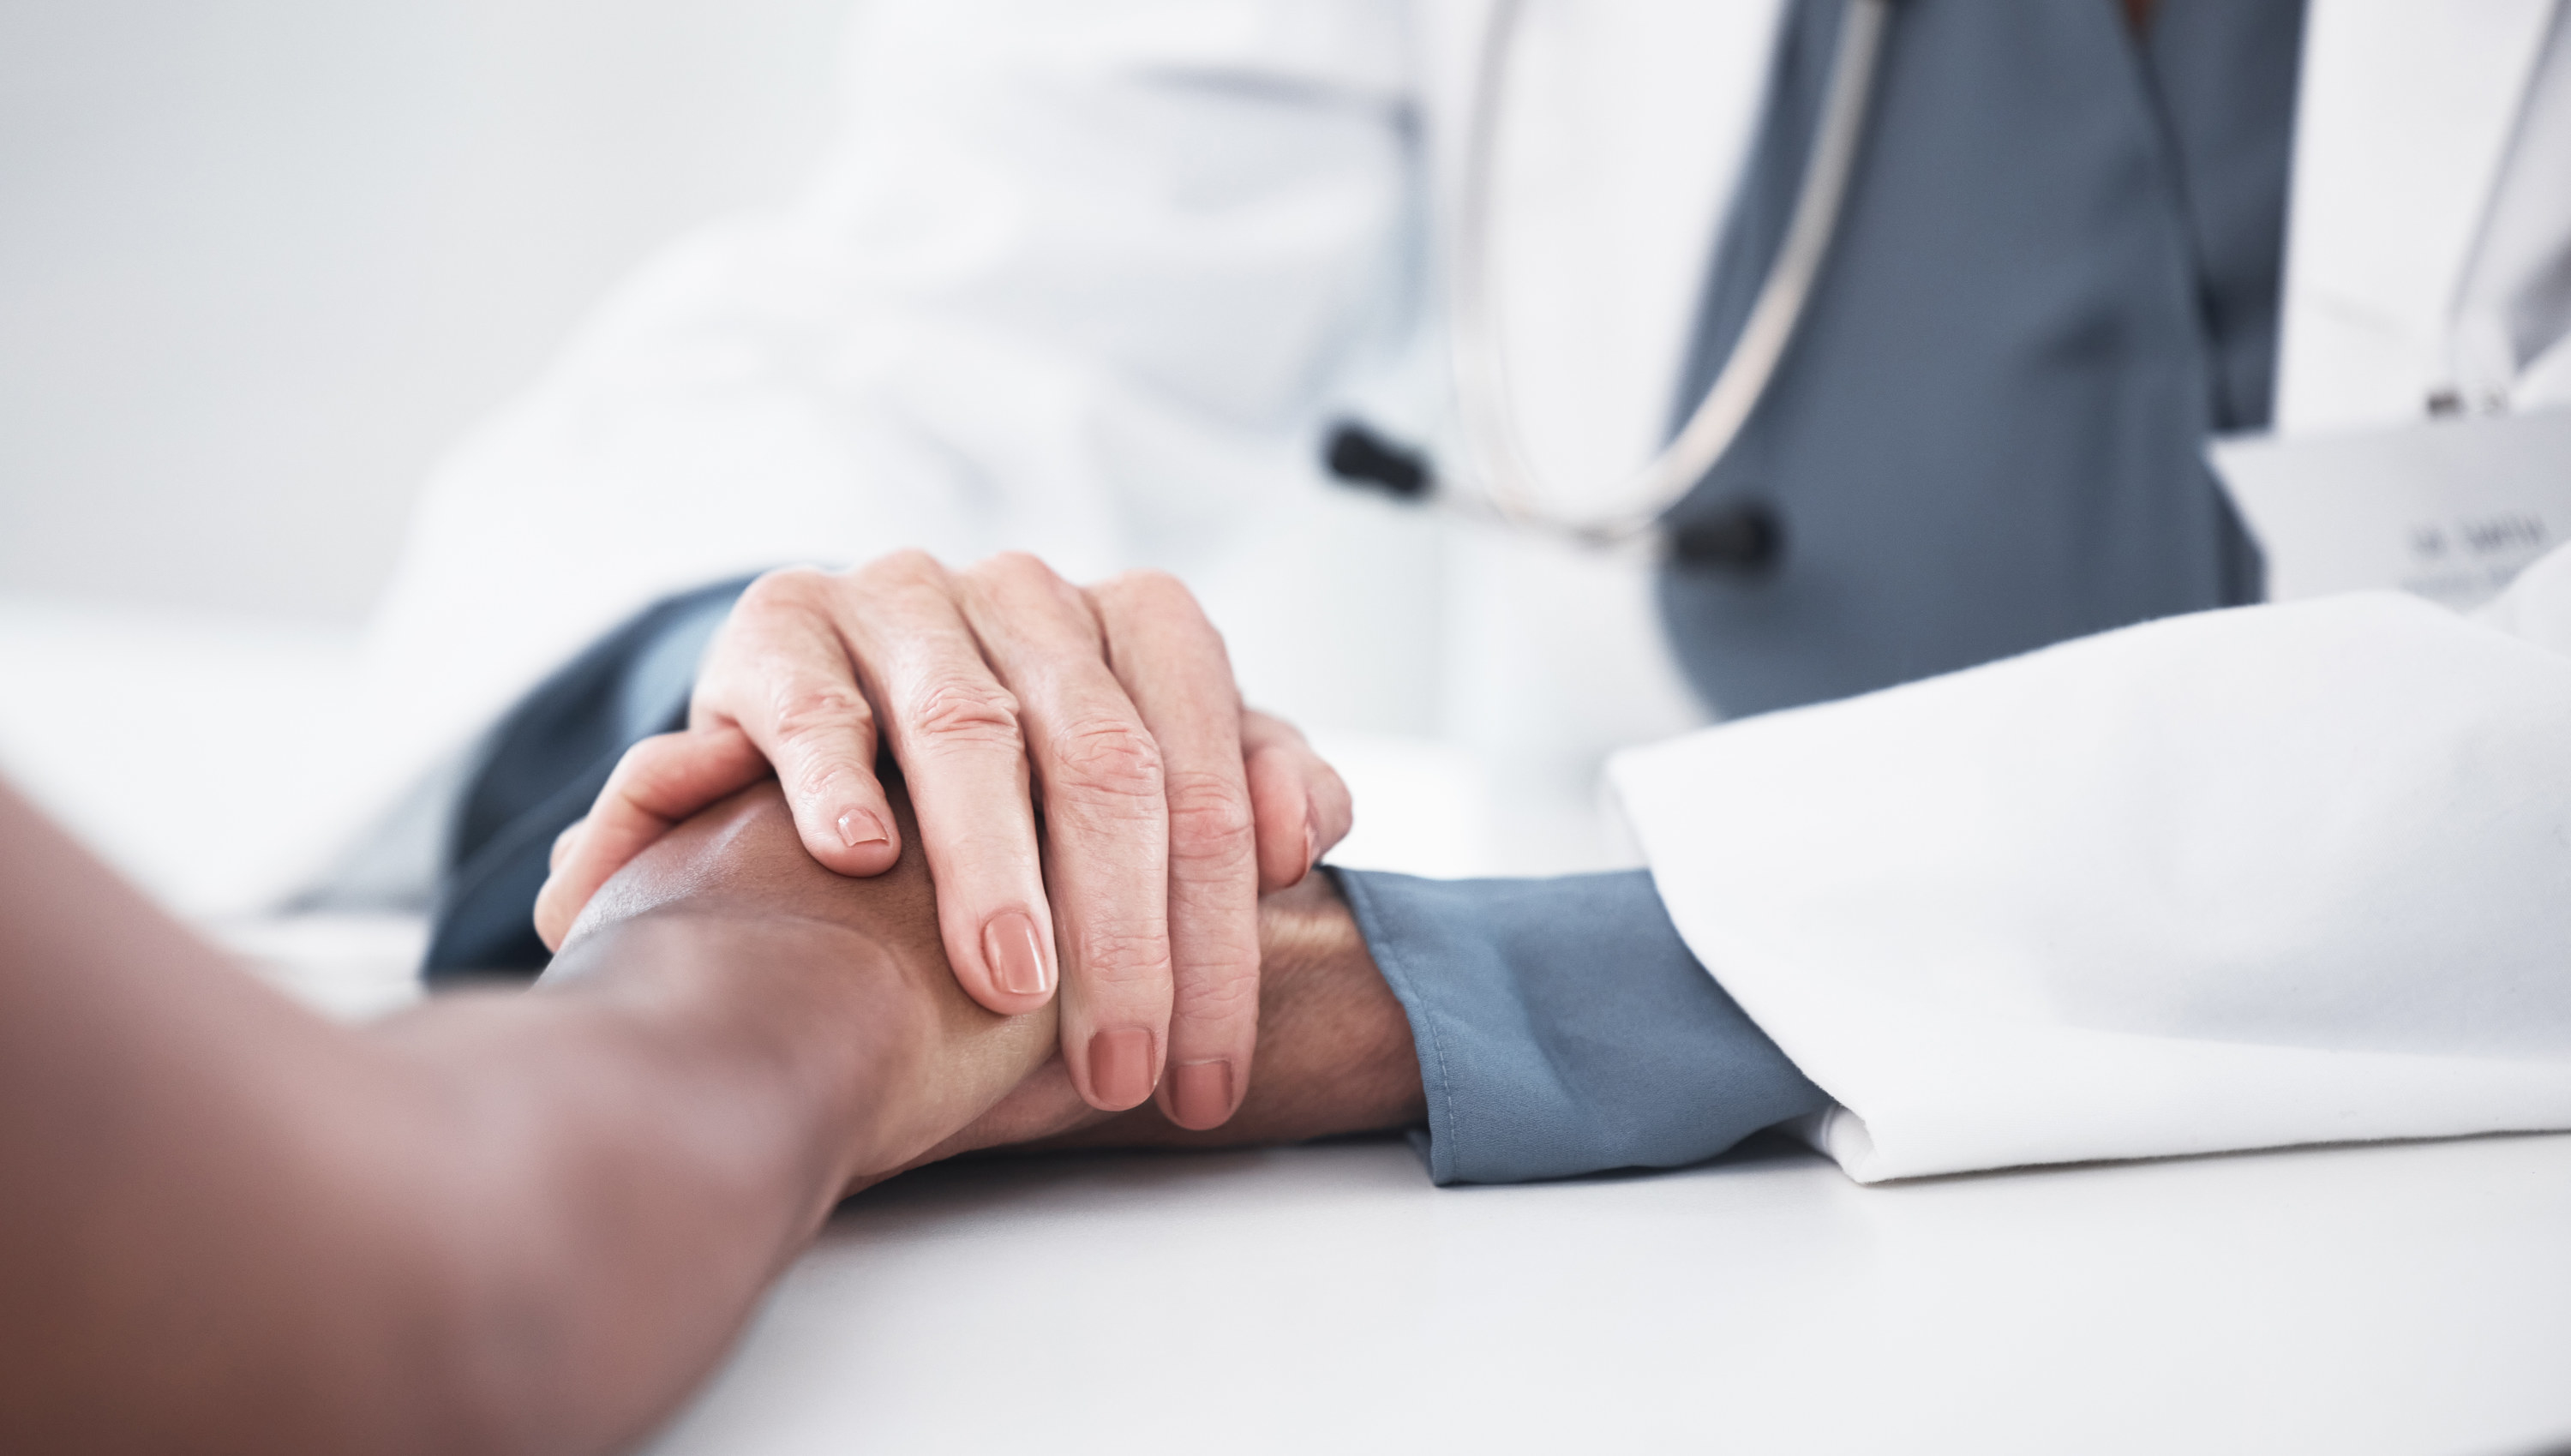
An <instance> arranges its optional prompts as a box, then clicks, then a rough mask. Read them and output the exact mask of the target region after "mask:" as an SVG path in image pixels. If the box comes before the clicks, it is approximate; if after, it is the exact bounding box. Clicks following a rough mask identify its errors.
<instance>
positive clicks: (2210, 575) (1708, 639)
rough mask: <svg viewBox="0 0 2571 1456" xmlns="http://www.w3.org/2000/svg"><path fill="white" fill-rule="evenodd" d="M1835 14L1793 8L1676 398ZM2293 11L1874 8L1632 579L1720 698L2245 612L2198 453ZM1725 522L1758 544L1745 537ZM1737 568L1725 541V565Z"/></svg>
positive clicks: (2264, 191) (2264, 304) (2235, 2)
mask: <svg viewBox="0 0 2571 1456" xmlns="http://www.w3.org/2000/svg"><path fill="white" fill-rule="evenodd" d="M1842 11H1843V5H1842V3H1841V0H1796V3H1795V4H1794V5H1793V7H1792V8H1791V10H1790V11H1789V13H1788V18H1787V21H1786V24H1785V26H1784V28H1783V33H1782V35H1781V39H1780V45H1779V50H1778V55H1777V58H1776V62H1775V70H1774V75H1773V79H1772V84H1771V85H1772V89H1771V104H1770V108H1769V113H1768V117H1767V121H1766V123H1765V125H1764V126H1763V129H1762V131H1761V134H1760V136H1759V138H1758V140H1757V142H1756V143H1755V144H1754V151H1753V155H1752V158H1751V163H1750V167H1749V169H1748V173H1747V176H1746V178H1745V181H1744V183H1743V189H1742V193H1741V196H1740V198H1739V199H1738V201H1737V203H1736V205H1735V208H1734V211H1733V213H1732V215H1731V218H1730V220H1729V223H1728V225H1727V227H1726V229H1725V232H1724V236H1723V241H1722V245H1721V246H1720V247H1719V248H1718V250H1717V258H1716V262H1715V265H1714V269H1713V273H1712V276H1711V278H1710V280H1709V283H1708V286H1707V289H1706V294H1705V299H1704V303H1703V313H1702V317H1701V320H1700V323H1699V328H1698V334H1697V339H1696V344H1695V347H1694V349H1693V351H1692V357H1691V361H1690V363H1689V365H1688V367H1687V369H1686V370H1685V371H1684V375H1683V388H1682V391H1681V409H1680V414H1681V415H1682V416H1684V414H1685V413H1686V412H1687V409H1688V408H1690V407H1692V406H1693V405H1694V403H1695V401H1696V400H1697V398H1698V397H1700V396H1701V395H1702V394H1703V392H1704V390H1705V387H1706V385H1707V383H1708V381H1709V380H1710V379H1711V378H1712V377H1713V374H1714V372H1715V370H1716V369H1717V368H1719V367H1720V365H1721V362H1722V360H1723V357H1724V356H1725V354H1727V353H1728V352H1729V350H1730V347H1731V343H1732V339H1733V337H1734V336H1735V335H1736V334H1737V333H1738V332H1739V330H1740V327H1741V323H1742V319H1743V318H1744V317H1745V316H1746V314H1747V313H1748V310H1749V306H1750V301H1751V298H1752V297H1753V296H1754V295H1755V293H1756V292H1757V290H1758V287H1759V284H1760V282H1761V280H1762V279H1763V278H1764V277H1765V275H1766V272H1767V267H1768V261H1769V259H1770V257H1771V256H1773V255H1774V253H1775V251H1776V248H1777V245H1778V242H1779V240H1780V238H1781V237H1782V236H1783V234H1784V231H1785V219H1786V216H1787V215H1788V213H1789V212H1790V211H1791V210H1792V208H1793V205H1794V201H1795V196H1796V191H1797V187H1798V184H1799V182H1800V176H1801V168H1802V160H1803V156H1804V152H1805V149H1806V147H1807V145H1808V143H1809V140H1810V136H1811V133H1812V130H1813V127H1814V122H1815V118H1816V115H1817V112H1818V109H1819V100H1820V93H1821V91H1822V90H1823V80H1824V77H1825V74H1826V70H1827V66H1828V62H1829V56H1830V48H1831V45H1832V44H1833V42H1834V39H1835V36H1836V33H1837V28H1838V24H1839V18H1840V16H1841V14H1842ZM2302 32H2303V5H2302V3H2301V0H2161V3H2160V4H2159V5H2158V7H2157V9H2156V11H2155V14H2154V16H2153V18H2152V21H2151V24H2150V28H2149V30H2148V32H2147V34H2146V35H2145V36H2144V37H2142V38H2140V39H2138V38H2137V37H2136V36H2135V34H2134V33H2133V31H2132V30H2131V29H2130V28H2129V27H2128V25H2127V23H2126V21H2125V17H2124V13H2123V9H2122V7H2121V6H2120V5H2119V4H2117V3H2116V0H1898V3H1896V4H1895V5H1894V6H1893V10H1892V22H1891V26H1890V30H1889V33H1888V35H1887V37H1886V41H1885V46H1884V51H1883V54H1882V59H1881V62H1880V64H1879V68H1878V71H1877V73H1876V78H1875V91H1874V96H1873V106H1872V109H1871V112H1870V114H1869V116H1868V118H1867V124H1866V131H1865V134H1864V137H1863V141H1862V149H1863V150H1862V151H1861V153H1860V155H1859V158H1858V162H1857V167H1856V172H1855V173H1854V175H1853V176H1852V178H1851V180H1850V185H1849V192H1848V197H1847V202H1846V206H1845V209H1844V212H1843V214H1842V216H1841V219H1840V222H1839V227H1838V230H1837V233H1836V235H1835V236H1834V238H1833V239H1832V242H1831V245H1830V250H1829V253H1828V255H1827V257H1826V258H1825V259H1824V261H1823V263H1822V270H1821V273H1820V275H1819V277H1818V279H1817V280H1816V283H1815V286H1814V289H1813V293H1812V296H1811V300H1810V303H1809V305H1808V307H1807V309H1806V311H1805V313H1804V316H1803V318H1802V320H1801V322H1800V326H1799V328H1798V330H1797V333H1796V336H1795V338H1794V340H1793V342H1792V344H1791V345H1790V347H1789V350H1788V352H1787V354H1786V356H1785V358H1784V359H1783V361H1782V362H1781V364H1780V367H1779V370H1778V373H1777V375H1776V377H1775V379H1774V380H1773V381H1772V383H1771V385H1770V387H1769V390H1768V393H1767V396H1766V397H1765V398H1764V399H1763V400H1762V401H1761V403H1760V406H1759V408H1758V409H1757V410H1756V411H1755V412H1754V414H1753V415H1752V417H1751V419H1750V420H1749V422H1748V424H1747V425H1746V427H1745V428H1744V430H1743V433H1742V435H1741V437H1740V439H1739V441H1738V442H1737V443H1736V444H1735V446H1734V447H1733V450H1732V452H1731V454H1730V455H1729V456H1728V457H1727V458H1726V459H1724V460H1723V461H1722V462H1721V463H1720V464H1719V465H1717V466H1716V467H1715V469H1714V470H1713V471H1711V472H1710V473H1709V474H1708V476H1707V478H1706V479H1705V480H1704V481H1703V482H1702V483H1701V484H1700V485H1699V486H1698V488H1697V490H1696V491H1695V492H1694V493H1693V494H1692V495H1691V496H1690V497H1689V498H1688V499H1687V500H1685V501H1684V502H1682V503H1681V504H1680V506H1679V507H1678V508H1677V510H1675V511H1674V512H1673V513H1672V516H1671V518H1670V523H1671V525H1672V526H1673V527H1674V528H1676V529H1675V532H1674V536H1675V538H1676V539H1678V540H1680V541H1684V540H1686V539H1687V538H1688V537H1689V535H1690V533H1691V532H1692V531H1693V532H1695V533H1697V534H1700V535H1703V534H1705V533H1708V532H1711V533H1712V535H1713V538H1714V539H1718V540H1720V539H1722V538H1723V537H1724V536H1725V533H1726V528H1727V526H1730V527H1732V528H1735V529H1732V531H1731V537H1732V539H1733V540H1735V541H1736V542H1738V541H1739V540H1740V539H1741V533H1740V532H1739V530H1738V529H1737V527H1738V525H1739V523H1740V522H1742V521H1743V520H1745V519H1755V520H1757V521H1759V522H1760V523H1761V524H1762V526H1763V528H1765V530H1766V532H1767V539H1768V542H1769V545H1770V549H1769V550H1768V551H1767V552H1766V553H1764V554H1762V553H1760V552H1758V551H1756V550H1752V551H1749V552H1747V553H1745V552H1742V551H1739V550H1734V551H1733V552H1731V553H1730V555H1729V556H1728V557H1722V558H1720V559H1718V560H1714V561H1707V560H1705V559H1703V553H1700V554H1699V559H1697V560H1695V561H1690V560H1689V559H1687V558H1686V557H1685V556H1684V555H1683V554H1675V553H1674V558H1673V560H1672V561H1671V563H1670V564H1669V565H1668V566H1667V567H1666V568H1665V569H1664V570H1663V572H1662V573H1661V577H1660V583H1659V587H1660V592H1659V595H1660V605H1661V609H1662V612H1663V616H1664V620H1665V622H1666V624H1667V627H1668V630H1669V633H1670V637H1671V640H1672V643H1673V645H1674V646H1675V647H1676V649H1677V652H1678V656H1679V658H1680V659H1681V661H1682V663H1683V664H1684V666H1685V667H1686V669H1687V672H1688V674H1689V676H1690V678H1691V679H1692V680H1693V681H1694V683H1695V685H1696V687H1697V689H1698V690H1699V691H1700V692H1701V693H1702V694H1703V695H1704V696H1705V697H1706V698H1707V699H1708V700H1709V701H1710V702H1711V703H1712V704H1713V705H1714V706H1715V707H1716V708H1717V709H1718V710H1720V711H1721V712H1723V713H1725V714H1727V715H1731V716H1739V715H1744V714H1751V713H1759V712H1764V711H1766V710H1769V709H1774V708H1784V707H1791V706H1794V705H1797V704H1802V703H1810V702H1815V701H1818V700H1823V699H1829V698H1837V697H1843V696H1845V695H1848V694H1851V693H1858V692H1863V691H1867V690H1870V689H1874V688H1880V687H1884V686H1887V685H1890V684H1893V683H1898V682H1904V681H1907V680H1910V679H1914V678H1920V677H1926V676H1929V675H1932V674H1936V673H1942V672H1947V671H1950V670H1952V669H1956V668H1962V667H1968V666H1970V665H1972V664H1975V663H1981V662H1988V661H1990V660H1992V659H1995V658H2001V657H2006V656H2010V655H2012V654H2016V653H2020V652H2025V651H2028V650H2030V649H2033V648H2037V647H2041V646H2044V645H2046V644H2048V643H2053V642H2059V641H2062V640H2063V639H2066V638H2071V637H2078V636H2082V635H2085V634H2088V633H2093V632H2099V631H2103V630H2106V629H2109V628H2114V627H2121V626H2125V625H2127V624H2130V623H2134V622H2139V621H2143V620H2146V619H2149V618H2153V617H2161V616H2167V615H2169V614H2172V613H2178V612H2189V611H2196V610H2200V609H2203V608H2209V607H2219V606H2225V605H2230V604H2235V603H2240V602H2244V601H2248V600H2251V599H2253V598H2254V597H2255V596H2256V595H2257V590H2258V572H2257V561H2256V556H2255V553H2254V552H2253V550H2252V549H2251V547H2250V544H2249V542H2248V540H2247V538H2246V537H2245V536H2244V535H2243V534H2242V531H2241V528H2240V526H2239V523H2238V522H2237V521H2236V520H2235V519H2234V517H2233V515H2232V512H2231V510H2230V508H2229V507H2228V505H2227V504H2226V502H2225V501H2224V500H2223V497H2222V494H2221V491H2220V488H2219V487H2218V486H2217V485H2216V483H2215V481H2214V478H2213V476H2212V474H2211V473H2210V472H2209V470H2208V468H2207V466H2206V463H2205V460H2204V454H2203V451H2204V445H2205V442H2206V440H2207V439H2208V438H2209V437H2210V436H2211V435H2214V434H2216V433H2219V432H2225V431H2231V430H2239V429H2249V428H2254V427H2257V426H2260V425H2264V424H2265V423H2266V422H2267V419H2268V412H2269V404H2270V396H2271V393H2272V384H2273V377H2274V372H2275V358H2276V336H2277V307H2278V292H2279V277H2280V273H2281V272H2282V268H2283V257H2284V234H2285V215H2286V177H2287V168H2288V164H2289V161H2290V157H2291V153H2292V144H2293V135H2292V134H2293V124H2294V110H2295V88H2296V77H2297V70H2298V65H2299V61H2300V57H2301V52H2302ZM1751 534H1752V536H1753V537H1754V538H1755V537H1757V536H1758V535H1759V534H1760V533H1758V532H1753V533H1751ZM1745 557H1746V558H1747V559H1745Z"/></svg>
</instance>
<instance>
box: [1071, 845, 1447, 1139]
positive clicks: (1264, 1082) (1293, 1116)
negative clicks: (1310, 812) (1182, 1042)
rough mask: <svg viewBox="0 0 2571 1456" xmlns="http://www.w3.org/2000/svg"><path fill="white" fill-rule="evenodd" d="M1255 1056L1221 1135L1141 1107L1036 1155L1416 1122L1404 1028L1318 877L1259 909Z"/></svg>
mask: <svg viewBox="0 0 2571 1456" xmlns="http://www.w3.org/2000/svg"><path fill="white" fill-rule="evenodd" d="M1259 940H1260V951H1261V955H1260V986H1259V1018H1260V1020H1259V1053H1258V1058H1257V1060H1256V1061H1255V1062H1254V1063H1253V1064H1252V1070H1251V1076H1250V1091H1249V1094H1248V1095H1247V1096H1246V1097H1244V1098H1243V1099H1242V1104H1241V1109H1240V1111H1238V1112H1236V1113H1235V1114H1234V1115H1233V1117H1232V1119H1231V1121H1229V1122H1227V1123H1225V1124H1224V1125H1223V1126H1222V1127H1220V1128H1212V1129H1208V1130H1205V1131H1202V1132H1197V1131H1191V1130H1188V1129H1185V1128H1181V1127H1178V1126H1177V1125H1175V1124H1173V1123H1171V1122H1169V1121H1168V1120H1167V1119H1165V1118H1163V1117H1162V1116H1161V1115H1160V1114H1159V1112H1158V1110H1157V1109H1155V1108H1154V1107H1152V1106H1151V1105H1149V1104H1146V1105H1145V1106H1143V1107H1141V1108H1137V1109H1136V1110H1134V1111H1133V1112H1130V1113H1125V1114H1121V1115H1119V1116H1117V1117H1114V1118H1110V1119H1106V1120H1104V1121H1102V1122H1099V1123H1097V1124H1096V1125H1094V1126H1090V1127H1085V1128H1082V1129H1080V1130H1078V1131H1076V1132H1072V1133H1068V1134H1064V1135H1062V1136H1059V1137H1055V1138H1050V1139H1046V1140H1044V1141H1042V1142H1039V1143H1034V1144H1029V1145H1026V1146H1030V1147H1043V1148H1133V1147H1154V1148H1224V1147H1239V1146H1244V1145H1249V1144H1259V1143H1292V1142H1303V1141H1307V1140H1309V1139H1313V1138H1327V1137H1335V1136H1340V1135H1345V1134H1351V1133H1369V1132H1380V1131H1385V1130H1389V1129H1393V1128H1401V1127H1408V1126H1411V1125H1414V1124H1416V1123H1418V1122H1420V1121H1422V1120H1423V1119H1424V1118H1425V1117H1426V1116H1427V1099H1426V1096H1425V1094H1424V1093H1423V1092H1422V1090H1421V1086H1420V1076H1419V1058H1418V1054H1417V1052H1416V1051H1415V1049H1414V1048H1413V1046H1412V1043H1411V1036H1410V1021H1409V1017H1408V1016H1407V1014H1406V1013H1404V1012H1403V1010H1402V1008H1401V1003H1400V1001H1399V1000H1398V999H1397V998H1396V997H1394V995H1393V994H1392V988H1391V987H1390V986H1389V985H1388V984H1386V983H1385V981H1384V979H1383V974H1382V972H1381V971H1379V970H1378V969H1376V967H1375V963H1374V956H1373V953H1372V952H1371V951H1369V950H1368V949H1367V948H1366V943H1365V936H1364V935H1363V933H1362V932H1361V931H1359V930H1358V928H1357V923H1356V917H1355V916H1354V915H1352V914H1350V913H1349V910H1348V907H1347V902H1346V901H1345V900H1344V899H1343V898H1341V896H1340V894H1339V891H1338V886H1337V884H1336V883H1335V882H1334V881H1333V880H1332V879H1331V878H1330V876H1329V875H1327V874H1321V873H1316V874H1312V875H1310V876H1308V877H1306V878H1305V879H1304V880H1303V881H1302V882H1301V883H1300V884H1298V885H1296V886H1294V887H1293V888H1292V889H1289V890H1286V891H1283V892H1281V893H1278V894H1274V895H1270V896H1268V897H1266V898H1265V899H1263V900H1262V901H1261V902H1260V916H1259Z"/></svg>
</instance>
